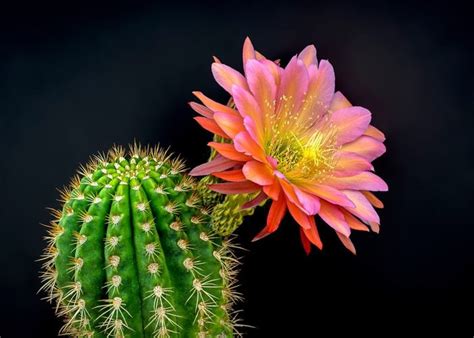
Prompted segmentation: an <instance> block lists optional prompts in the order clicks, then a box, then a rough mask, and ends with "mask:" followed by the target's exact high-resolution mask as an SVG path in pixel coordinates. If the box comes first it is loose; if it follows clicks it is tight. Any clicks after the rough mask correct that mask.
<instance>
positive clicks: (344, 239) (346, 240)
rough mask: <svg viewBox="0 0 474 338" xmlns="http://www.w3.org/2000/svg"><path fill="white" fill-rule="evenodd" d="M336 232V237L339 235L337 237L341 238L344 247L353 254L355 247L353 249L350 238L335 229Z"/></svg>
mask: <svg viewBox="0 0 474 338" xmlns="http://www.w3.org/2000/svg"><path fill="white" fill-rule="evenodd" d="M336 234H337V237H339V239H340V240H341V242H342V244H343V245H344V246H345V247H346V249H347V250H349V251H350V252H352V253H353V254H354V255H355V254H356V249H355V246H354V243H352V241H351V240H350V238H349V237H347V236H345V235H343V234H341V233H339V232H337V231H336Z"/></svg>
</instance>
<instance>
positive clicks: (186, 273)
mask: <svg viewBox="0 0 474 338" xmlns="http://www.w3.org/2000/svg"><path fill="white" fill-rule="evenodd" d="M125 155H126V154H125V151H124V150H123V149H122V148H114V149H113V150H111V151H110V152H109V153H108V154H106V155H101V156H96V157H95V159H94V161H93V162H91V163H90V164H89V165H88V166H87V167H85V168H82V169H81V171H80V176H77V177H76V178H75V179H73V181H72V183H71V186H70V188H69V189H67V190H64V191H63V192H62V202H63V207H62V210H56V211H53V214H54V216H55V218H56V219H55V220H54V221H53V222H52V224H51V226H50V228H49V230H48V235H47V237H46V239H47V240H48V246H47V248H46V249H45V252H44V255H43V258H42V259H43V260H44V262H43V271H42V279H43V287H42V289H43V290H44V291H45V292H47V299H48V300H50V301H53V300H54V301H56V304H57V305H56V311H57V313H58V314H59V315H60V316H62V317H64V320H65V325H64V326H63V327H62V329H61V331H60V334H66V335H71V336H77V337H92V336H93V337H110V336H113V337H231V336H233V335H234V334H235V332H236V331H235V328H236V326H237V325H236V324H235V321H234V319H233V317H234V315H233V314H232V306H233V304H234V302H235V301H236V300H238V299H239V298H240V296H239V294H238V293H236V292H235V290H234V288H235V281H234V279H235V278H234V277H235V273H236V272H235V266H236V265H237V264H238V261H237V260H236V258H235V256H233V254H232V251H231V249H232V247H233V245H232V244H231V243H230V241H229V240H228V239H223V238H222V237H220V236H218V235H216V234H215V232H213V230H212V229H211V226H210V224H211V220H210V216H209V213H210V210H208V209H206V208H202V203H201V197H200V194H199V193H198V192H199V190H201V189H195V184H196V183H195V182H194V181H193V180H192V178H190V177H189V176H187V175H185V174H183V173H182V171H183V164H182V162H181V161H180V160H177V159H175V160H172V159H171V157H170V156H169V155H168V154H166V152H163V151H161V150H160V149H158V148H155V149H148V148H146V149H142V148H141V147H140V146H134V147H131V150H130V152H129V156H128V157H129V159H126V158H125Z"/></svg>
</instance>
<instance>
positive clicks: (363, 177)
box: [190, 38, 388, 253]
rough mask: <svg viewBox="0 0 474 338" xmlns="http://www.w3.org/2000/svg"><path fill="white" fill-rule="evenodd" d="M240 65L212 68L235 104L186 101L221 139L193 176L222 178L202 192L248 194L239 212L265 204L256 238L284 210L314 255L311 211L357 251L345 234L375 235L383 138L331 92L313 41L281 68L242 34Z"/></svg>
mask: <svg viewBox="0 0 474 338" xmlns="http://www.w3.org/2000/svg"><path fill="white" fill-rule="evenodd" d="M243 64H244V74H245V75H242V74H241V73H239V72H238V71H236V70H234V69H232V68H231V67H229V66H227V65H225V64H222V63H221V62H220V61H218V60H217V62H215V63H213V64H212V73H213V75H214V78H215V79H216V81H217V83H219V85H220V86H221V87H222V88H224V89H225V90H226V91H227V92H228V93H229V94H230V95H231V97H232V99H233V102H234V104H233V105H230V106H228V105H223V104H220V103H218V102H215V101H213V100H211V99H209V98H208V97H206V96H205V95H204V94H202V93H201V92H195V93H194V94H195V95H196V97H197V98H198V99H199V100H200V101H201V102H202V104H199V103H195V102H192V103H190V104H191V107H192V108H193V109H194V110H195V111H196V112H197V113H199V114H200V115H201V116H198V117H196V118H195V119H196V120H197V122H198V123H199V124H200V125H201V126H202V127H203V128H204V129H206V130H208V131H210V132H211V133H213V134H215V135H218V136H220V138H221V139H222V140H223V142H210V143H209V146H210V147H212V148H213V149H215V150H216V151H217V153H218V154H219V155H218V156H217V157H216V158H215V159H214V160H212V161H210V162H208V163H205V164H203V165H200V166H198V167H196V168H194V169H193V170H192V172H191V174H192V175H195V176H200V175H209V174H212V175H214V176H216V177H219V178H221V179H222V180H224V181H225V182H224V183H218V184H213V185H211V186H210V188H211V189H212V190H214V191H217V192H220V193H224V194H241V193H255V194H256V197H255V199H254V200H253V201H251V202H250V203H247V204H246V205H245V206H244V207H253V206H255V205H257V204H259V203H260V202H262V201H264V200H265V199H268V198H269V199H271V200H272V204H271V207H270V210H269V213H268V217H267V224H266V226H265V227H264V228H263V230H262V231H261V232H260V233H259V234H258V235H257V236H256V237H255V239H260V238H262V237H264V236H267V235H268V234H271V233H272V232H274V231H275V230H277V229H278V227H279V225H280V222H281V220H282V218H283V216H284V215H285V213H286V212H287V211H289V213H290V214H291V215H292V216H293V218H294V219H295V220H296V222H297V223H298V224H299V225H300V234H301V241H302V244H303V247H304V249H305V250H306V252H307V253H309V252H310V250H311V244H314V245H316V246H317V247H318V248H320V249H322V242H321V240H320V237H319V234H318V230H317V227H316V221H315V216H316V215H319V216H320V218H321V219H323V220H324V221H325V222H326V223H327V224H328V225H329V226H330V227H332V228H333V229H334V230H335V231H336V234H337V235H338V237H339V239H340V240H341V241H342V243H343V244H344V245H345V246H346V247H347V248H348V249H349V250H351V251H352V252H354V253H355V248H354V245H353V244H352V242H351V240H350V239H349V236H350V234H351V230H362V231H368V227H367V226H366V225H369V226H370V228H371V229H372V230H373V231H375V232H378V229H379V224H380V219H379V216H378V215H377V212H376V211H375V210H374V207H376V208H381V207H383V205H382V202H380V201H379V200H378V199H377V197H375V195H374V194H372V191H387V190H388V187H387V184H386V183H385V182H384V181H383V180H382V179H381V178H380V177H378V176H377V175H375V174H374V173H373V169H374V168H373V166H372V164H371V162H372V161H373V160H374V159H376V158H377V157H379V156H381V155H382V154H383V153H384V152H385V146H384V145H383V141H384V140H385V137H384V134H383V133H382V132H381V131H379V130H378V129H376V128H375V127H373V126H372V125H370V120H371V113H370V112H369V111H368V110H367V109H365V108H362V107H358V106H352V105H351V104H350V103H349V101H348V100H347V99H346V98H345V97H344V96H343V95H342V94H341V93H340V92H334V90H335V76H334V69H333V67H332V65H331V64H330V63H329V62H328V61H326V60H322V61H320V62H319V63H318V61H317V59H316V48H315V47H314V46H313V45H311V46H308V47H306V48H305V49H303V51H302V52H301V53H300V54H298V55H295V56H294V57H293V58H292V59H291V60H290V62H289V63H288V65H287V66H286V67H285V68H282V67H280V65H279V64H278V63H277V62H273V61H270V60H268V59H266V58H265V57H264V56H262V55H261V54H260V53H258V52H256V51H255V50H254V48H253V46H252V43H251V41H250V39H248V38H247V39H246V40H245V43H244V47H243Z"/></svg>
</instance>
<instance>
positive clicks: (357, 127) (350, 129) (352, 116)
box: [331, 107, 371, 144]
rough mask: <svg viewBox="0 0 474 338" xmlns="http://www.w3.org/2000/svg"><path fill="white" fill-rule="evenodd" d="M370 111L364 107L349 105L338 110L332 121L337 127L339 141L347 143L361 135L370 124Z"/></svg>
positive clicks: (332, 116)
mask: <svg viewBox="0 0 474 338" xmlns="http://www.w3.org/2000/svg"><path fill="white" fill-rule="evenodd" d="M370 119H371V114H370V112H369V111H368V110H367V109H365V108H362V107H349V108H344V109H339V110H336V111H335V112H334V113H333V114H332V115H331V122H332V123H333V124H334V125H335V126H336V128H337V143H338V144H346V143H349V142H351V141H354V140H355V139H356V138H358V137H359V136H361V135H362V134H363V133H364V132H365V131H366V130H367V127H368V126H369V123H370Z"/></svg>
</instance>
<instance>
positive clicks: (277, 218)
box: [252, 195, 286, 242]
mask: <svg viewBox="0 0 474 338" xmlns="http://www.w3.org/2000/svg"><path fill="white" fill-rule="evenodd" d="M285 213H286V200H285V196H283V195H280V196H279V198H278V200H277V201H273V202H272V206H271V207H270V211H269V212H268V216H267V225H266V226H265V228H263V229H262V231H260V232H259V233H258V234H257V236H255V238H254V239H253V240H252V242H254V241H257V240H259V239H261V238H263V237H265V236H268V235H269V234H271V233H272V232H274V231H275V230H277V229H278V227H279V226H280V223H281V220H282V219H283V216H285Z"/></svg>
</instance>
